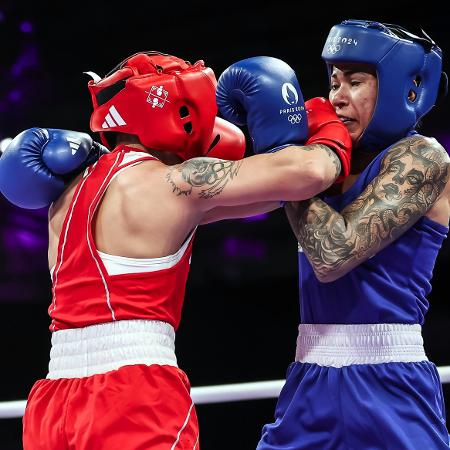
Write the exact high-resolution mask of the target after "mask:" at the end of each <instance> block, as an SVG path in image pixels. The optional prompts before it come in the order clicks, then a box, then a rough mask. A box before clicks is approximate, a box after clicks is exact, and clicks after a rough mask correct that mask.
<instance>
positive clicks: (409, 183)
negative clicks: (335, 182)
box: [286, 137, 450, 282]
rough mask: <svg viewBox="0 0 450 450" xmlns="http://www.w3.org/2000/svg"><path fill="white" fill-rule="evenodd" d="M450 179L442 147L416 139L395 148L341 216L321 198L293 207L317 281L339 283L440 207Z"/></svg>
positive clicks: (295, 227)
mask: <svg viewBox="0 0 450 450" xmlns="http://www.w3.org/2000/svg"><path fill="white" fill-rule="evenodd" d="M449 175H450V169H449V157H448V155H447V153H446V152H445V150H444V149H443V148H442V146H440V145H439V144H438V143H437V141H435V140H434V139H429V138H424V137H411V138H406V139H403V140H402V141H400V142H399V143H397V144H396V145H395V146H393V147H392V149H391V150H390V151H389V152H388V153H387V154H386V156H385V157H384V160H383V162H382V164H381V168H380V173H379V175H378V176H376V177H375V178H374V179H373V180H372V182H371V183H369V185H368V186H367V188H366V189H365V190H364V191H363V192H362V193H361V195H360V196H359V197H358V198H357V199H355V200H354V201H353V202H352V203H351V204H349V205H348V206H347V207H346V208H345V209H344V210H343V211H342V212H340V213H339V212H337V211H335V210H334V209H333V208H331V207H329V206H328V205H327V204H326V203H325V202H323V201H322V200H320V199H311V200H308V201H305V202H301V203H290V204H288V205H287V206H286V212H287V215H288V218H289V221H290V223H291V227H292V229H293V231H294V233H295V235H296V237H297V239H298V241H299V243H300V245H301V246H302V248H303V251H304V252H305V254H306V256H307V257H308V260H309V261H310V263H311V265H312V266H313V269H314V272H315V273H316V276H317V277H318V279H319V280H321V281H323V282H328V281H333V280H336V279H337V278H339V277H341V276H343V275H345V274H346V273H347V272H349V271H350V270H351V269H353V268H354V267H356V266H357V265H359V264H361V263H362V262H363V261H365V260H367V259H368V258H370V257H371V256H373V255H375V254H376V253H378V252H379V251H380V250H381V249H383V248H385V247H386V246H387V245H389V244H390V243H391V242H393V241H394V240H395V239H397V238H398V237H399V236H401V235H402V234H403V233H404V232H405V231H406V230H408V229H409V228H410V227H411V226H412V225H413V224H414V223H415V222H416V221H417V220H418V219H419V218H420V217H421V216H423V215H424V214H425V213H426V212H427V211H428V210H429V209H430V208H431V206H432V205H433V204H434V203H435V201H436V200H437V199H438V197H439V196H440V195H441V193H442V192H443V190H444V188H445V185H446V183H447V181H448V179H449Z"/></svg>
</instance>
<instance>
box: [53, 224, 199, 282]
mask: <svg viewBox="0 0 450 450" xmlns="http://www.w3.org/2000/svg"><path fill="white" fill-rule="evenodd" d="M196 229H197V227H196V228H195V229H194V231H192V233H191V234H190V235H189V237H188V238H187V239H186V241H185V242H184V244H183V245H182V246H181V247H180V248H179V250H177V251H176V252H175V253H173V254H172V255H167V256H161V257H160V258H129V257H127V256H118V255H110V254H108V253H103V252H101V251H100V250H97V253H98V255H99V256H100V258H101V260H102V262H103V265H104V266H105V268H106V271H107V272H108V275H110V276H111V275H123V274H126V273H144V272H156V271H158V270H164V269H170V268H171V267H173V266H175V265H177V264H178V263H179V261H180V260H181V258H182V257H183V256H184V254H185V252H186V249H187V247H188V246H189V243H190V242H191V239H192V236H193V235H194V232H195V230H196ZM189 262H190V260H189ZM54 270H55V266H53V267H52V268H51V269H50V276H53V272H54Z"/></svg>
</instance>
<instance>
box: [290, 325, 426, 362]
mask: <svg viewBox="0 0 450 450" xmlns="http://www.w3.org/2000/svg"><path fill="white" fill-rule="evenodd" d="M421 330H422V328H421V326H420V325H419V324H403V323H375V324H350V325H343V324H308V323H303V324H300V325H299V327H298V337H297V349H296V354H295V360H296V361H299V362H303V363H311V364H318V365H319V366H327V367H344V366H350V365H354V364H383V363H390V362H420V361H427V360H428V358H427V356H426V354H425V350H424V347H423V338H422V331H421Z"/></svg>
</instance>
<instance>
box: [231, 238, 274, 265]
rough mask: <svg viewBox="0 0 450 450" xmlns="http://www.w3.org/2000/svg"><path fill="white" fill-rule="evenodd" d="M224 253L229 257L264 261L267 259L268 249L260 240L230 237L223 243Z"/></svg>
mask: <svg viewBox="0 0 450 450" xmlns="http://www.w3.org/2000/svg"><path fill="white" fill-rule="evenodd" d="M223 252H224V254H225V256H227V257H232V258H242V257H243V258H251V259H257V260H262V259H264V258H265V257H266V254H267V247H266V244H265V243H264V242H263V241H260V240H256V239H253V240H251V239H243V238H238V237H234V236H230V237H228V238H226V239H225V240H224V242H223Z"/></svg>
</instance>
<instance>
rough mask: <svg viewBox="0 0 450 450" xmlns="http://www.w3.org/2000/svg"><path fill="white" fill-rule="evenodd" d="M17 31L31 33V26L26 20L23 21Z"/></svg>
mask: <svg viewBox="0 0 450 450" xmlns="http://www.w3.org/2000/svg"><path fill="white" fill-rule="evenodd" d="M19 29H20V31H21V32H22V33H32V32H33V24H32V23H31V22H29V21H28V20H25V21H23V22H22V23H21V24H20V26H19Z"/></svg>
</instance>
